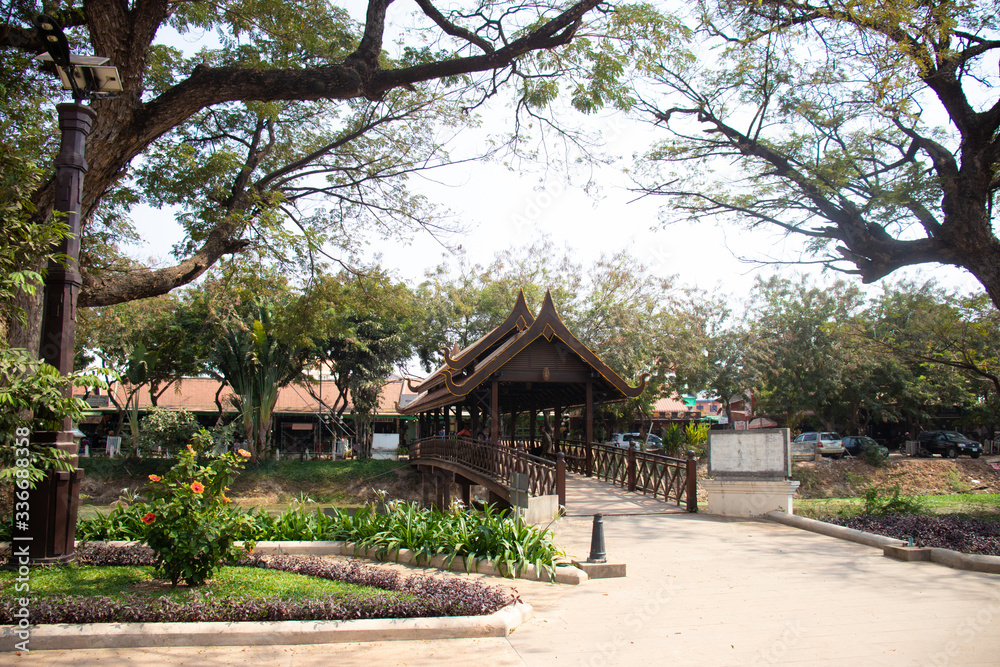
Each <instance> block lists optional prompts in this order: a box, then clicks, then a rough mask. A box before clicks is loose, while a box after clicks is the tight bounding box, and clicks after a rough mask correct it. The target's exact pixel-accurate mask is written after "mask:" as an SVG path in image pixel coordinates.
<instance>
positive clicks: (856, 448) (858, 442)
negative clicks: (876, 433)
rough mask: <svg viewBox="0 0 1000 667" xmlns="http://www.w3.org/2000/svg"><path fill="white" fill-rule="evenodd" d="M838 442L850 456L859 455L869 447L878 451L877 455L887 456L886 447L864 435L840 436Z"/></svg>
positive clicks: (887, 449) (887, 450)
mask: <svg viewBox="0 0 1000 667" xmlns="http://www.w3.org/2000/svg"><path fill="white" fill-rule="evenodd" d="M840 443H841V444H842V445H843V446H844V449H845V450H847V453H848V454H850V455H851V456H861V455H862V454H864V453H865V450H869V449H870V450H872V451H875V452H878V456H880V457H882V458H888V457H889V448H888V447H886V446H885V445H880V444H878V443H877V442H875V441H874V440H872V439H871V438H869V437H868V436H866V435H848V436H845V437H844V438H842V439H841V441H840Z"/></svg>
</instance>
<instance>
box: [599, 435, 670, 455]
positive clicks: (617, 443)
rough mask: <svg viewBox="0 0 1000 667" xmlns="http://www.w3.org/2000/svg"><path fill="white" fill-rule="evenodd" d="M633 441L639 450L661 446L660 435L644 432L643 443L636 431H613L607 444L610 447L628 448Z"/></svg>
mask: <svg viewBox="0 0 1000 667" xmlns="http://www.w3.org/2000/svg"><path fill="white" fill-rule="evenodd" d="M633 442H634V443H635V444H636V447H637V448H638V449H639V451H649V450H652V449H660V448H662V447H663V441H662V440H660V436H658V435H653V434H652V433H647V434H646V441H645V444H643V441H642V439H641V437H640V435H639V434H638V433H615V434H614V435H612V436H611V440H610V441H609V442H608V445H609V446H611V447H620V448H622V449H628V448H629V446H630V445H631V444H632V443H633Z"/></svg>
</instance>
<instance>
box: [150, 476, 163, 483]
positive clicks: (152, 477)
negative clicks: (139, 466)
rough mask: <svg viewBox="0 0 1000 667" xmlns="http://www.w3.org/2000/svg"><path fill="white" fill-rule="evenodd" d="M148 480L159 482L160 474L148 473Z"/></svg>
mask: <svg viewBox="0 0 1000 667" xmlns="http://www.w3.org/2000/svg"><path fill="white" fill-rule="evenodd" d="M149 481H150V482H159V481H160V476H159V475H150V476H149Z"/></svg>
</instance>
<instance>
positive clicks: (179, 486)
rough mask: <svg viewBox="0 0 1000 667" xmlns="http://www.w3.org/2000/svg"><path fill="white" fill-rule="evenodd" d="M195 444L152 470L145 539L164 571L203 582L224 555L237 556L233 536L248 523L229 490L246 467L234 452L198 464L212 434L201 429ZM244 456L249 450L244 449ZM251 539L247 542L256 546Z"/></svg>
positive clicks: (193, 582)
mask: <svg viewBox="0 0 1000 667" xmlns="http://www.w3.org/2000/svg"><path fill="white" fill-rule="evenodd" d="M192 443H193V444H192V445H188V446H187V448H186V449H184V450H181V451H180V452H179V453H178V455H177V459H178V460H177V463H176V464H175V465H174V467H173V468H171V469H170V471H169V472H167V474H166V475H164V476H163V477H162V478H161V477H159V476H158V475H150V476H149V479H150V481H151V482H152V484H151V486H150V492H149V495H150V497H151V498H152V501H151V502H150V504H149V505H150V507H149V511H148V512H147V513H146V514H145V515H144V516H143V517H142V522H143V523H145V524H146V526H147V528H146V535H145V542H146V544H148V545H149V547H150V548H151V549H152V550H153V553H154V554H155V555H156V566H157V569H158V571H159V572H160V573H162V574H163V575H164V576H165V577H167V578H168V579H170V582H171V583H172V584H173V585H174V586H176V585H177V582H178V581H180V580H181V579H183V580H184V581H185V582H186V583H187V584H188V585H189V586H200V585H201V584H203V583H205V580H206V579H208V578H209V577H211V576H212V573H213V572H215V570H216V569H218V567H219V566H220V563H221V561H222V560H223V559H231V558H235V557H236V556H237V553H238V550H237V549H236V546H235V542H236V540H238V539H239V537H238V536H239V535H240V534H241V533H242V532H244V530H245V526H246V525H247V524H248V521H249V519H248V517H247V515H246V514H245V513H243V512H241V511H239V510H235V509H231V508H230V507H229V503H230V501H229V498H227V497H226V495H225V492H226V491H227V490H228V489H229V486H228V485H229V484H230V483H231V482H232V481H233V479H234V478H235V477H236V475H237V473H238V472H239V469H240V468H242V467H243V460H242V459H241V458H240V456H237V455H235V454H223V455H222V456H220V457H218V458H216V459H213V460H212V461H211V462H210V463H209V464H208V465H207V466H199V465H198V462H197V459H198V450H196V449H195V446H194V445H197V446H198V449H201V450H205V449H211V447H212V445H213V443H212V437H211V435H210V434H209V433H208V431H205V430H204V429H202V430H201V431H200V432H199V433H198V434H196V435H195V437H194V438H193V439H192ZM240 455H241V456H242V457H244V458H246V457H248V456H249V453H246V452H244V451H243V450H240ZM252 548H253V544H252V543H251V544H250V545H249V546H248V549H252Z"/></svg>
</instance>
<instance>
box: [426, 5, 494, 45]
mask: <svg viewBox="0 0 1000 667" xmlns="http://www.w3.org/2000/svg"><path fill="white" fill-rule="evenodd" d="M416 2H417V5H418V6H419V7H420V9H422V10H423V12H424V14H426V15H427V16H428V17H429V18H430V19H431V20H432V21H434V23H436V24H437V25H438V27H439V28H441V30H443V31H444V32H445V33H446V34H448V35H451V36H452V37H458V38H460V39H464V40H465V41H467V42H469V43H471V44H475V45H476V46H478V47H479V48H480V49H482V50H483V53H493V51H494V48H493V45H492V44H490V43H489V41H488V40H486V39H483V38H482V37H480V36H479V35H477V34H476V33H474V32H472V31H471V30H466V29H465V28H462V27H459V26H457V25H455V24H454V23H452V22H450V21H449V20H448V19H446V18H445V17H444V15H443V14H442V13H441V12H439V11H438V9H437V7H435V6H434V5H432V4H431V2H430V0H416Z"/></svg>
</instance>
